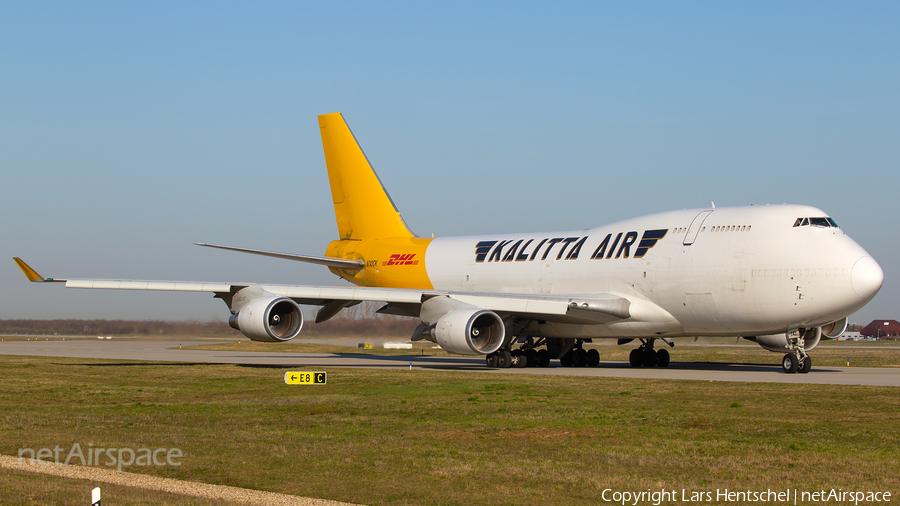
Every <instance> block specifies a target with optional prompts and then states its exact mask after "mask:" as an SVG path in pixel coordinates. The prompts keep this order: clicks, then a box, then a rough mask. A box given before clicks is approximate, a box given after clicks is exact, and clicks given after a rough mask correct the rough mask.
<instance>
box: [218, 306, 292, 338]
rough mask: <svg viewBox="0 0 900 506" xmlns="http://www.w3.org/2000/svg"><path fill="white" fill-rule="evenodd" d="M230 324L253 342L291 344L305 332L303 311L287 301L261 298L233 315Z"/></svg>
mask: <svg viewBox="0 0 900 506" xmlns="http://www.w3.org/2000/svg"><path fill="white" fill-rule="evenodd" d="M228 324H229V325H231V327H232V328H235V329H237V330H240V331H241V333H242V334H244V335H245V336H247V337H249V338H250V339H251V340H253V341H266V342H270V343H275V342H281V341H290V340H291V339H293V338H295V337H297V334H299V333H300V329H301V328H303V311H301V310H300V306H299V305H297V303H296V302H294V301H293V300H291V299H289V298H287V297H258V298H256V299H252V300H250V301H249V302H247V303H246V304H244V305H243V306H242V307H241V310H240V311H239V312H238V313H237V314H234V315H231V318H229V319H228Z"/></svg>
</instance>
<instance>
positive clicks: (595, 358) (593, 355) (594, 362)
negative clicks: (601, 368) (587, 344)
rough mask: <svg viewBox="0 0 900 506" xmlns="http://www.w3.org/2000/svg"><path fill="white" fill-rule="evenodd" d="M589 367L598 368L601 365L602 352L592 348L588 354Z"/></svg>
mask: <svg viewBox="0 0 900 506" xmlns="http://www.w3.org/2000/svg"><path fill="white" fill-rule="evenodd" d="M587 365H588V367H597V366H598V365H600V352H598V351H597V350H595V349H593V348H591V349H590V350H588V352H587Z"/></svg>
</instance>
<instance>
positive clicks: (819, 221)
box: [809, 218, 831, 227]
mask: <svg viewBox="0 0 900 506" xmlns="http://www.w3.org/2000/svg"><path fill="white" fill-rule="evenodd" d="M809 224H810V225H812V226H814V227H831V223H829V222H828V218H810V219H809Z"/></svg>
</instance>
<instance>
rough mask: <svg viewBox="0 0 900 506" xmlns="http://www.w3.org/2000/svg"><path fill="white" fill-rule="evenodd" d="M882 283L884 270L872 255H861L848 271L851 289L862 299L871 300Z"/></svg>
mask: <svg viewBox="0 0 900 506" xmlns="http://www.w3.org/2000/svg"><path fill="white" fill-rule="evenodd" d="M883 283H884V271H882V270H881V266H880V265H878V262H876V261H875V259H874V258H872V257H862V258H860V259H859V260H857V261H856V263H855V264H854V265H853V270H852V271H850V284H851V285H852V286H853V291H854V292H856V295H859V296H860V297H862V298H863V299H866V300H871V299H872V297H874V296H875V294H876V293H878V290H880V289H881V285H882V284H883Z"/></svg>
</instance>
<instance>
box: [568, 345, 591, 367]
mask: <svg viewBox="0 0 900 506" xmlns="http://www.w3.org/2000/svg"><path fill="white" fill-rule="evenodd" d="M572 365H574V366H575V367H584V366H586V365H587V352H586V351H584V349H583V348H578V349H577V350H574V353H572Z"/></svg>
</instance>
